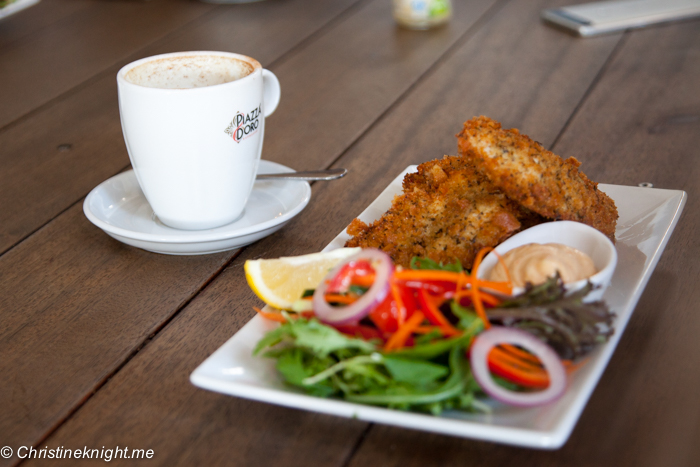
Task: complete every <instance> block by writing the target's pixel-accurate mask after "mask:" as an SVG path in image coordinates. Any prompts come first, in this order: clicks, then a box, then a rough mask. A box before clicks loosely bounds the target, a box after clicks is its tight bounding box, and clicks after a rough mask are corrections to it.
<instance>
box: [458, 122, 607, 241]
mask: <svg viewBox="0 0 700 467" xmlns="http://www.w3.org/2000/svg"><path fill="white" fill-rule="evenodd" d="M457 136H458V139H459V150H460V153H461V154H462V156H464V157H466V158H467V159H469V160H470V161H471V162H473V164H474V166H475V167H476V169H477V170H478V172H479V173H480V174H481V175H483V176H484V177H485V178H488V179H489V180H490V181H491V182H492V183H493V184H494V185H495V186H496V187H498V189H499V190H501V191H502V192H503V193H505V195H506V196H507V197H508V198H510V199H511V200H513V201H514V202H516V203H518V204H520V205H522V206H524V207H526V208H528V209H531V210H532V211H534V212H536V213H538V214H540V215H542V216H544V217H547V218H549V219H552V220H571V221H577V222H582V223H584V224H588V225H590V226H591V227H594V228H596V229H598V230H600V231H601V232H603V233H604V234H605V235H607V236H608V237H610V238H611V239H613V240H614V239H615V226H616V223H617V217H618V215H617V208H616V207H615V202H614V201H613V200H612V199H610V197H608V196H607V195H606V194H605V193H603V192H602V191H600V190H599V189H598V184H597V183H594V182H592V181H590V180H589V179H588V177H586V175H585V174H583V173H582V172H580V171H579V169H578V167H579V165H581V163H580V162H579V161H578V160H576V159H575V158H573V157H570V158H569V159H567V160H563V159H562V158H561V157H559V156H557V155H556V154H554V153H552V152H551V151H548V150H546V149H545V148H544V147H542V145H541V144H540V143H538V142H536V141H533V140H531V139H530V138H529V137H527V136H526V135H522V134H520V132H519V131H518V130H516V129H510V130H504V129H502V128H501V124H500V123H498V122H496V121H494V120H491V119H490V118H487V117H476V118H473V119H471V120H469V121H467V122H466V123H465V124H464V129H463V131H462V132H461V133H460V134H459V135H457Z"/></svg>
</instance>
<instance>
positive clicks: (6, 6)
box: [0, 0, 39, 19]
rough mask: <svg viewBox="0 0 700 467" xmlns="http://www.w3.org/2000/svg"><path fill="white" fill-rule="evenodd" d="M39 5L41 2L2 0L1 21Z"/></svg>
mask: <svg viewBox="0 0 700 467" xmlns="http://www.w3.org/2000/svg"><path fill="white" fill-rule="evenodd" d="M35 3H39V0H0V19H2V18H4V17H5V16H10V15H11V14H12V13H17V12H18V11H20V10H24V9H25V8H27V7H28V6H32V5H34V4H35Z"/></svg>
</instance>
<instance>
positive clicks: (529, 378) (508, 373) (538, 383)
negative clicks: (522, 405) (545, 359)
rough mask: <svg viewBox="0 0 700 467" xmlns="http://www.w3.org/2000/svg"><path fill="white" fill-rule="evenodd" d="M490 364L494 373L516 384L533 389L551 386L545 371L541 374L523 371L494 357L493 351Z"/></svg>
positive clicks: (489, 358) (490, 354)
mask: <svg viewBox="0 0 700 467" xmlns="http://www.w3.org/2000/svg"><path fill="white" fill-rule="evenodd" d="M494 350H495V349H494ZM488 363H489V369H490V370H491V371H492V372H494V373H495V374H497V375H499V376H501V377H504V378H506V379H508V380H510V381H513V382H514V383H517V384H520V385H522V386H526V387H533V388H541V387H547V386H549V374H547V372H546V371H545V370H544V369H542V370H541V372H530V371H523V370H522V369H521V368H519V367H518V366H517V365H514V364H513V363H511V362H508V361H505V360H502V359H500V358H499V357H498V356H497V355H494V351H493V350H492V351H491V352H490V353H489V356H488Z"/></svg>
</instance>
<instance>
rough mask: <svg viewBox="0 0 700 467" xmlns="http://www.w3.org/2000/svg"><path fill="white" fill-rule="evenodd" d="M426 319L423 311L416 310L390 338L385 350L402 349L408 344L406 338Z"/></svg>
mask: <svg viewBox="0 0 700 467" xmlns="http://www.w3.org/2000/svg"><path fill="white" fill-rule="evenodd" d="M424 319H425V316H424V315H423V313H422V312H420V311H418V310H416V311H415V312H414V313H413V315H412V316H411V317H410V318H409V319H408V320H407V321H406V322H405V323H404V324H403V325H402V326H400V327H399V329H398V330H397V331H396V332H395V333H394V334H393V335H392V336H391V337H390V338H389V340H388V341H387V342H386V345H384V350H393V349H400V348H403V347H404V346H405V345H406V340H407V339H408V338H409V337H410V335H411V334H412V333H413V331H414V330H415V329H416V328H417V327H418V326H420V324H421V323H422V322H423V320H424Z"/></svg>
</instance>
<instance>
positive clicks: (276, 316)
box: [253, 306, 287, 323]
mask: <svg viewBox="0 0 700 467" xmlns="http://www.w3.org/2000/svg"><path fill="white" fill-rule="evenodd" d="M253 309H254V310H255V311H257V312H258V314H259V315H260V316H262V317H263V318H266V319H269V320H270V321H277V322H278V323H286V322H287V319H286V318H285V317H284V316H283V315H282V313H276V312H269V311H263V310H261V309H260V308H258V307H256V306H254V307H253Z"/></svg>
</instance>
